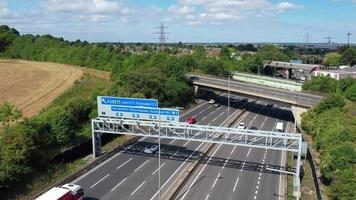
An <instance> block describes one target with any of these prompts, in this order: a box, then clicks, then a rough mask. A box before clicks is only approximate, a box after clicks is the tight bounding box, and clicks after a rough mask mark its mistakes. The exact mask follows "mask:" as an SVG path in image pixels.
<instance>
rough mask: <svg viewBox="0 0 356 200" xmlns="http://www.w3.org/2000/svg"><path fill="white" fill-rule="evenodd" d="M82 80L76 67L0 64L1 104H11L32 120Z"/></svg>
mask: <svg viewBox="0 0 356 200" xmlns="http://www.w3.org/2000/svg"><path fill="white" fill-rule="evenodd" d="M81 76H82V70H81V69H80V68H79V67H78V68H76V67H72V66H68V65H62V64H56V63H44V62H31V61H22V60H19V61H18V60H0V104H2V103H4V102H5V101H8V102H10V103H11V104H13V105H15V106H16V107H17V108H19V109H21V110H22V113H23V116H24V117H31V116H33V115H35V114H37V113H38V112H40V111H41V110H42V109H43V108H45V107H46V106H48V105H49V104H50V103H51V101H52V100H54V99H55V98H56V97H57V96H59V95H60V94H61V93H63V92H64V91H65V90H66V89H68V88H70V87H71V86H72V85H73V83H74V82H75V80H77V79H79V78H80V77H81Z"/></svg>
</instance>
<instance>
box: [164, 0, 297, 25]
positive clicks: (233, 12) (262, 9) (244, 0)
mask: <svg viewBox="0 0 356 200" xmlns="http://www.w3.org/2000/svg"><path fill="white" fill-rule="evenodd" d="M177 2H178V4H179V5H178V6H177V5H174V7H171V8H170V9H168V10H169V11H171V12H172V10H173V9H172V8H174V10H175V11H176V10H178V9H179V8H180V9H183V8H194V10H202V11H201V12H197V11H195V12H192V10H193V9H189V11H190V12H186V13H184V14H188V13H189V14H190V15H196V16H197V17H198V18H199V20H201V21H206V22H209V23H213V24H220V23H222V22H226V21H236V20H240V19H242V18H250V17H263V16H273V15H276V14H278V13H282V12H285V11H287V10H292V9H299V8H303V6H301V5H297V4H294V3H290V2H287V1H284V2H280V3H272V2H270V1H268V0H177ZM195 8H199V9H195ZM183 10H184V9H183ZM185 11H188V9H185ZM172 13H174V14H177V15H182V14H181V13H179V12H177V11H176V12H172ZM184 14H183V15H184ZM188 20H189V19H188ZM194 20H196V19H194ZM188 24H189V21H188Z"/></svg>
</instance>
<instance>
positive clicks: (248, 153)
mask: <svg viewBox="0 0 356 200" xmlns="http://www.w3.org/2000/svg"><path fill="white" fill-rule="evenodd" d="M250 151H251V148H249V149H248V152H247V154H246V157H248V156H249V155H250Z"/></svg>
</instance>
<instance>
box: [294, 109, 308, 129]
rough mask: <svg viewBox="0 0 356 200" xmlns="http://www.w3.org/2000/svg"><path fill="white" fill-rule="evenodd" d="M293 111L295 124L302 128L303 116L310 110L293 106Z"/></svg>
mask: <svg viewBox="0 0 356 200" xmlns="http://www.w3.org/2000/svg"><path fill="white" fill-rule="evenodd" d="M291 110H292V113H293V116H294V119H295V123H296V124H297V125H298V126H300V125H301V122H302V114H303V113H305V112H307V111H308V109H306V108H302V107H299V106H294V105H292V106H291Z"/></svg>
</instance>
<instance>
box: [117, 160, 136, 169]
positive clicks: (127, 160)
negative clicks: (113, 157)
mask: <svg viewBox="0 0 356 200" xmlns="http://www.w3.org/2000/svg"><path fill="white" fill-rule="evenodd" d="M130 160H132V158H130V159H128V160H126V161H125V162H124V163H122V164H121V165H120V166H118V167H117V168H116V169H120V168H121V167H122V166H124V165H126V164H127V163H128V162H130Z"/></svg>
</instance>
